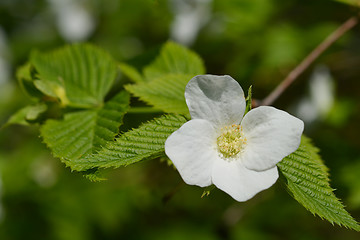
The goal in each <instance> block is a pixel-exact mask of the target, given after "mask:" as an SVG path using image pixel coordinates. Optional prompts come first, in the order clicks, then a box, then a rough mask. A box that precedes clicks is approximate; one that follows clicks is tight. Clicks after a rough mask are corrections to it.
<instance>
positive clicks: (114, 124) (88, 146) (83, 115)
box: [40, 91, 129, 162]
mask: <svg viewBox="0 0 360 240" xmlns="http://www.w3.org/2000/svg"><path fill="white" fill-rule="evenodd" d="M128 106H129V94H128V93H127V92H125V91H122V92H120V93H119V94H118V95H116V96H115V97H114V98H113V99H111V100H110V101H108V102H107V103H106V104H105V105H104V107H103V108H100V109H97V110H96V109H94V110H83V111H77V112H72V113H67V114H65V115H64V119H63V120H47V121H46V122H45V124H44V125H43V126H42V127H41V129H40V133H41V136H42V137H43V139H44V142H45V143H46V144H47V146H48V147H49V148H50V149H51V150H52V153H53V155H54V156H55V157H59V158H60V159H62V160H64V161H65V159H66V161H67V162H71V161H74V160H75V159H77V158H82V157H84V156H85V155H86V154H89V153H91V152H94V151H96V150H98V149H99V148H100V147H101V146H103V145H105V144H106V143H107V142H108V141H113V139H114V137H115V136H116V135H117V134H118V131H119V126H120V125H121V124H122V119H123V116H124V114H125V113H126V111H127V109H128Z"/></svg>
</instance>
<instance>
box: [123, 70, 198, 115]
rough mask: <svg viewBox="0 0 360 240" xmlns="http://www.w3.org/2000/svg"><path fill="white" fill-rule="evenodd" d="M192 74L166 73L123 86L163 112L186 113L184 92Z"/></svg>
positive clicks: (187, 111)
mask: <svg viewBox="0 0 360 240" xmlns="http://www.w3.org/2000/svg"><path fill="white" fill-rule="evenodd" d="M192 77H193V75H185V74H167V75H163V76H162V77H160V78H157V79H155V80H153V81H151V82H144V83H138V84H133V85H126V86H125V88H126V90H128V91H129V92H131V93H132V94H134V95H135V96H136V97H139V98H140V99H141V100H143V101H144V102H146V103H148V104H150V105H152V106H154V107H155V108H158V109H161V110H163V111H164V112H170V113H179V114H188V113H189V110H188V107H187V105H186V102H185V97H184V92H185V87H186V84H187V83H188V82H189V80H190V79H191V78H192Z"/></svg>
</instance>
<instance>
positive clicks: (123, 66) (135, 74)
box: [119, 63, 145, 83]
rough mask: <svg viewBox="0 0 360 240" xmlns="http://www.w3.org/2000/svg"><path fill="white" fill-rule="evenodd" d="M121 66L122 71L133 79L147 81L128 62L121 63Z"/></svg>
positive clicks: (134, 80) (136, 81) (138, 81)
mask: <svg viewBox="0 0 360 240" xmlns="http://www.w3.org/2000/svg"><path fill="white" fill-rule="evenodd" d="M119 68H120V70H121V73H122V74H124V75H125V76H127V77H128V78H129V79H130V80H131V81H133V82H135V83H140V82H145V79H144V78H143V76H142V75H141V74H140V73H139V72H138V70H136V68H134V67H133V66H130V65H128V64H126V63H120V64H119Z"/></svg>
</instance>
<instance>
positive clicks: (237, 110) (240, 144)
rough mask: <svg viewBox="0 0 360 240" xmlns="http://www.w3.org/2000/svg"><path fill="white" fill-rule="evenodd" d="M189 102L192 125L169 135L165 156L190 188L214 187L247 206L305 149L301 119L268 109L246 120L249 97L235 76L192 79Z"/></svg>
mask: <svg viewBox="0 0 360 240" xmlns="http://www.w3.org/2000/svg"><path fill="white" fill-rule="evenodd" d="M185 99H186V103H187V105H188V107H189V111H190V115H191V118H192V120H190V121H188V122H186V123H185V124H184V125H183V126H182V127H180V128H179V129H178V130H177V131H175V132H174V133H172V134H171V135H170V136H169V138H168V139H167V140H166V142H165V152H166V154H167V156H168V157H169V158H170V159H171V161H172V162H173V163H174V165H175V167H176V168H177V170H178V171H179V173H180V175H181V177H182V178H183V180H184V181H185V182H186V183H187V184H190V185H197V186H200V187H206V186H210V185H212V184H214V185H215V186H216V187H218V188H219V189H221V190H223V191H224V192H226V193H228V194H229V195H230V196H231V197H233V198H234V199H235V200H237V201H246V200H248V199H250V198H252V197H253V196H254V195H255V194H257V193H258V192H260V191H262V190H265V189H267V188H269V187H270V186H272V185H273V184H274V183H275V182H276V180H277V178H278V171H277V167H276V164H277V163H278V162H279V161H281V160H282V159H283V158H284V157H286V156H287V155H289V154H290V153H292V152H294V151H295V150H296V149H297V148H298V147H299V145H300V140H301V134H302V132H303V129H304V123H303V122H302V121H301V120H300V119H298V118H296V117H293V116H291V115H290V114H288V113H286V112H284V111H281V110H278V109H275V108H273V107H265V106H262V107H257V108H255V109H253V110H251V111H249V112H248V113H247V114H246V115H245V116H243V115H244V112H245V106H246V103H245V98H244V92H243V90H242V88H241V87H240V85H239V84H238V83H237V82H236V81H235V80H234V79H233V78H231V77H230V76H213V75H199V76H196V77H194V78H192V79H191V80H190V81H189V83H188V84H187V86H186V90H185Z"/></svg>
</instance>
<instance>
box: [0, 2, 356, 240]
mask: <svg viewBox="0 0 360 240" xmlns="http://www.w3.org/2000/svg"><path fill="white" fill-rule="evenodd" d="M56 2H68V3H71V4H74V2H77V6H78V8H79V6H80V7H81V9H83V11H85V12H86V13H87V16H88V17H90V19H92V20H91V21H92V24H93V26H94V28H93V30H91V29H90V28H89V29H90V30H91V31H90V30H89V32H88V33H86V34H83V36H82V40H87V41H90V42H92V43H94V44H96V45H99V46H101V47H103V48H104V49H106V50H107V51H108V52H110V53H111V55H112V56H113V57H114V58H115V59H117V60H119V61H122V62H125V63H129V64H131V66H136V68H137V70H138V71H140V70H141V69H142V68H143V66H145V65H147V64H148V63H150V62H151V61H152V60H153V59H154V56H156V55H157V54H158V52H159V46H160V45H161V44H163V43H164V42H166V41H167V40H168V39H169V36H170V32H171V31H170V26H171V23H172V20H173V19H174V15H173V12H172V11H171V10H170V9H171V8H170V4H171V1H165V0H150V1H145V0H136V1H125V0H110V1H106V3H105V2H104V1H100V0H83V1H70V0H69V1H54V0H38V1H28V0H15V1H14V0H3V1H1V2H0V68H1V70H0V74H2V73H5V72H6V71H7V72H8V73H9V74H8V75H7V76H11V77H10V78H9V77H7V78H4V77H3V78H2V77H0V123H4V122H5V121H6V120H7V119H8V117H9V116H10V115H11V114H13V113H14V112H15V111H16V110H17V109H19V108H21V107H24V106H25V105H24V103H25V102H27V101H28V102H30V100H29V98H28V97H27V96H26V95H24V94H23V93H22V92H21V91H20V87H19V85H18V83H17V82H16V81H15V69H16V68H17V67H19V66H21V65H23V64H25V61H26V60H27V59H28V56H29V54H30V52H31V50H33V49H36V48H37V49H38V50H40V51H41V52H43V51H46V50H50V49H54V48H56V47H58V46H61V45H63V44H64V43H66V42H69V41H75V40H76V39H79V38H75V37H74V38H71V37H69V35H64V33H63V30H61V27H60V26H63V25H61V24H60V22H61V16H63V17H64V16H67V17H70V16H69V15H65V13H68V14H69V13H70V11H65V13H64V12H63V13H61V9H63V8H64V7H63V6H59V5H56ZM208 2H209V9H210V13H209V18H208V20H207V22H206V23H205V24H204V27H203V28H202V29H201V30H200V32H199V35H198V37H197V39H196V40H195V42H194V44H193V45H192V46H191V48H192V49H193V50H194V51H195V52H197V53H199V54H200V56H201V57H202V58H203V59H204V62H205V65H206V69H207V71H208V73H212V74H229V75H231V76H233V77H234V78H235V79H237V80H238V81H239V82H240V83H241V84H242V85H243V86H244V89H245V88H247V87H248V86H249V85H253V89H254V92H253V98H256V99H261V98H263V97H264V96H266V94H268V93H269V92H270V91H271V90H272V89H273V87H274V86H276V84H277V83H279V82H280V81H281V80H282V79H283V77H284V76H285V75H286V74H287V73H288V72H289V71H290V70H291V69H292V68H293V67H294V66H295V65H296V64H297V63H298V62H299V61H300V60H301V59H302V58H303V57H304V56H305V55H306V54H307V53H308V52H310V51H311V50H312V49H313V48H314V47H315V46H316V45H317V44H318V43H319V42H320V41H322V40H323V39H324V38H325V37H326V36H327V35H328V34H329V33H330V32H331V31H333V30H334V29H335V28H336V27H337V26H338V25H340V24H341V23H342V22H343V21H345V20H346V19H347V18H348V17H350V16H352V15H353V14H357V12H356V10H354V9H355V8H353V7H349V6H348V5H346V4H342V3H338V2H336V1H327V0H320V1H310V0H309V1H297V0H289V1H280V0H270V1H265V0H263V1H261V0H256V1H254V0H244V1H237V0H229V1H219V0H215V1H208ZM64 9H66V8H64ZM72 9H76V8H75V7H72ZM80 15H81V14H75V15H73V16H80ZM76 37H78V36H76ZM359 38H360V35H359V27H358V26H357V27H356V28H355V29H354V30H353V31H351V32H349V33H347V34H346V36H344V37H343V38H341V39H340V40H339V41H338V42H336V43H335V44H334V45H333V46H332V47H331V48H330V49H328V50H327V51H326V52H325V53H324V54H323V55H322V56H321V57H320V58H319V60H317V62H316V63H315V64H317V63H321V64H325V65H327V66H328V67H329V69H330V72H331V74H332V76H333V78H334V79H335V86H336V88H335V96H334V97H335V100H334V104H333V106H332V107H331V109H330V111H329V114H328V116H324V117H323V118H322V119H317V120H315V121H314V122H313V123H312V124H311V125H307V126H306V131H307V135H308V136H310V137H311V138H312V139H314V142H315V144H316V145H317V146H318V147H319V148H320V149H321V153H320V154H321V155H322V158H323V159H324V160H325V162H326V165H327V166H328V167H329V168H330V169H331V171H330V174H331V177H332V186H333V187H334V188H335V189H338V190H337V191H336V195H337V196H338V197H339V198H341V199H343V201H344V204H345V205H347V206H348V209H349V210H350V212H351V214H352V215H353V216H354V218H355V219H357V220H359V219H360V204H359V197H358V195H359V194H358V192H359V191H358V189H359V179H358V173H359V168H358V167H357V166H358V165H359V164H358V162H359V151H358V149H360V139H359V137H358V136H359V131H360V128H359V124H358V122H359V119H360V111H359V109H360V105H359V103H360V97H359V94H358V89H359V88H360V85H359V81H358V80H359V78H360V71H359V67H358V66H359V64H360V57H359V53H360V48H359V46H360V45H359V44H358V41H359ZM3 62H6V64H3ZM3 66H8V67H3ZM3 69H4V70H3ZM312 70H313V68H312V67H311V68H309V69H308V71H306V72H305V74H304V75H303V76H301V77H300V78H299V79H298V80H297V83H295V84H294V85H293V86H292V87H291V88H290V89H289V90H288V91H287V92H286V93H285V94H284V95H283V96H282V97H281V98H280V99H279V100H278V101H277V102H276V103H275V105H276V106H277V107H279V108H283V109H286V108H287V107H289V106H290V104H296V103H295V102H296V100H298V99H300V98H301V97H303V96H304V95H305V94H306V89H307V87H306V85H307V80H308V79H309V76H310V74H311V72H312ZM4 75H5V74H4ZM3 79H6V80H3ZM121 80H122V81H127V80H128V79H127V78H126V77H125V76H124V75H123V77H122V78H121ZM112 96H113V93H111V92H110V93H109V96H108V97H109V98H110V97H112ZM132 103H133V104H134V105H138V106H140V107H141V106H143V105H142V103H140V102H138V101H137V99H132ZM50 110H51V111H52V112H51V114H54V116H56V114H57V112H58V111H57V109H54V108H51V106H50ZM154 116H157V114H156V113H148V114H138V113H132V114H129V115H128V116H126V117H125V119H124V126H123V127H122V131H125V130H128V129H131V128H132V127H138V126H139V124H140V122H143V121H144V120H146V119H151V118H153V117H154ZM41 141H42V140H41V139H40V138H38V129H37V127H36V126H33V127H30V128H29V127H27V128H24V127H22V126H10V127H9V128H6V129H3V130H1V132H0V182H1V184H0V239H76V240H77V239H119V238H122V239H185V238H191V239H358V236H359V235H358V233H356V232H353V231H349V230H346V229H345V228H339V227H333V226H331V224H329V223H328V222H326V221H320V220H319V218H315V217H313V216H312V215H311V214H310V213H309V212H306V211H304V209H303V208H302V207H301V206H300V205H299V204H298V203H296V201H293V200H292V198H291V197H289V196H288V194H287V193H286V192H285V191H284V190H283V189H282V188H281V187H280V185H279V184H277V185H275V186H274V187H273V188H271V189H269V190H267V191H264V192H263V193H261V194H259V195H258V196H257V197H255V198H254V199H252V200H250V201H248V202H246V203H236V202H234V201H233V200H232V199H231V198H230V197H228V196H227V195H226V194H224V193H222V192H221V191H217V190H213V191H212V192H211V194H210V196H209V197H204V198H200V196H201V194H202V189H200V188H197V187H192V186H187V185H184V184H182V183H181V179H180V178H179V176H178V174H177V172H176V171H173V170H172V168H169V167H167V165H166V164H164V163H159V162H157V161H152V162H143V163H140V164H137V165H133V166H128V167H126V168H121V169H119V170H117V171H116V172H113V173H111V175H109V176H108V178H109V180H108V181H107V182H102V183H91V182H89V181H88V180H87V179H84V178H83V177H82V176H81V175H79V174H76V173H70V170H69V169H68V168H64V165H63V164H62V163H60V162H59V161H58V160H56V159H53V158H52V157H51V156H50V154H49V150H48V149H46V147H45V145H44V144H42V143H41ZM289 219H291V221H289Z"/></svg>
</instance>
